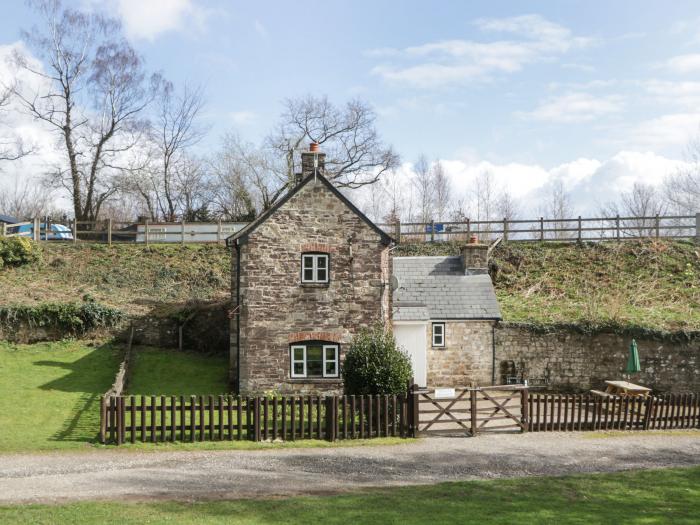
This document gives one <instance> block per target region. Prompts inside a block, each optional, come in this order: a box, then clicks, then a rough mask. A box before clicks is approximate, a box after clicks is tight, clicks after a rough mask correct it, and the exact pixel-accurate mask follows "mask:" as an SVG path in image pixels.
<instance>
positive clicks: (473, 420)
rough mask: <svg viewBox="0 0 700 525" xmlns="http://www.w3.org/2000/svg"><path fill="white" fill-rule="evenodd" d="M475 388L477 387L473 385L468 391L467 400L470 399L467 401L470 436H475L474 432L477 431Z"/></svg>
mask: <svg viewBox="0 0 700 525" xmlns="http://www.w3.org/2000/svg"><path fill="white" fill-rule="evenodd" d="M477 390H478V389H477V388H476V387H474V388H471V389H470V391H469V401H470V403H469V416H470V420H471V425H470V427H471V429H470V431H471V434H472V437H476V432H477V419H476V415H477V414H476V406H477V405H476V392H477Z"/></svg>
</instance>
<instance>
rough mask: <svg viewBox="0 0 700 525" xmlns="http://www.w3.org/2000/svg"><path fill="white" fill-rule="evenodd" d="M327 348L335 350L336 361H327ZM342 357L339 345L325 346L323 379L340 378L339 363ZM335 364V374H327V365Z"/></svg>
mask: <svg viewBox="0 0 700 525" xmlns="http://www.w3.org/2000/svg"><path fill="white" fill-rule="evenodd" d="M326 348H332V349H333V350H335V358H334V359H330V360H328V359H326ZM339 357H340V349H339V348H338V345H323V377H339V376H340V366H339V363H338V359H339ZM329 362H330V363H335V374H327V373H326V363H329Z"/></svg>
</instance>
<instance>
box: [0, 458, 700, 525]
mask: <svg viewBox="0 0 700 525" xmlns="http://www.w3.org/2000/svg"><path fill="white" fill-rule="evenodd" d="M698 513H700V468H688V469H669V470H650V471H633V472H626V473H619V474H597V475H585V476H570V477H558V478H522V479H513V480H495V481H467V482H459V483H444V484H440V485H432V486H418V487H402V488H395V489H377V490H372V491H366V492H358V493H351V494H343V495H339V496H314V497H302V498H288V499H271V500H270V499H267V500H239V501H214V502H200V503H180V502H168V501H166V502H156V503H112V502H109V503H106V502H86V503H72V504H68V505H57V506H49V505H27V506H12V507H0V521H4V522H6V523H33V524H43V523H47V524H48V523H73V524H81V523H86V524H87V523H90V524H91V523H119V524H130V523H134V524H136V523H138V524H140V523H168V524H180V523H182V524H184V523H198V524H209V523H212V524H213V523H246V524H269V523H289V524H291V523H300V524H302V523H303V524H306V523H327V524H334V523H338V524H341V523H342V524H345V523H362V524H373V523H377V524H380V523H381V524H392V523H396V524H403V523H430V524H450V523H455V524H464V523H509V524H510V523H552V524H562V523H563V524H567V523H572V524H596V523H601V524H602V523H626V524H652V523H674V524H690V523H697V522H698V521H697V520H698Z"/></svg>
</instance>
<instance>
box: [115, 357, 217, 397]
mask: <svg viewBox="0 0 700 525" xmlns="http://www.w3.org/2000/svg"><path fill="white" fill-rule="evenodd" d="M130 368H131V375H130V377H129V383H128V386H127V393H128V394H133V395H149V394H152V395H161V394H162V395H188V394H190V395H200V394H202V395H205V394H212V395H218V394H224V393H227V392H228V391H229V387H228V381H227V376H226V374H227V373H228V358H227V357H226V356H205V355H202V354H196V353H191V352H177V351H174V350H164V349H160V348H150V347H136V348H134V357H133V360H132V362H131V367H130Z"/></svg>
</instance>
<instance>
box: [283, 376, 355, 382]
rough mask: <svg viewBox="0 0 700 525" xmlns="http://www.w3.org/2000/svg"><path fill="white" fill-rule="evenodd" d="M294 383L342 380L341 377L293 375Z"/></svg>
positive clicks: (291, 379)
mask: <svg viewBox="0 0 700 525" xmlns="http://www.w3.org/2000/svg"><path fill="white" fill-rule="evenodd" d="M289 380H290V381H291V382H292V383H338V382H340V381H342V379H341V378H340V377H291V378H289Z"/></svg>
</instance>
